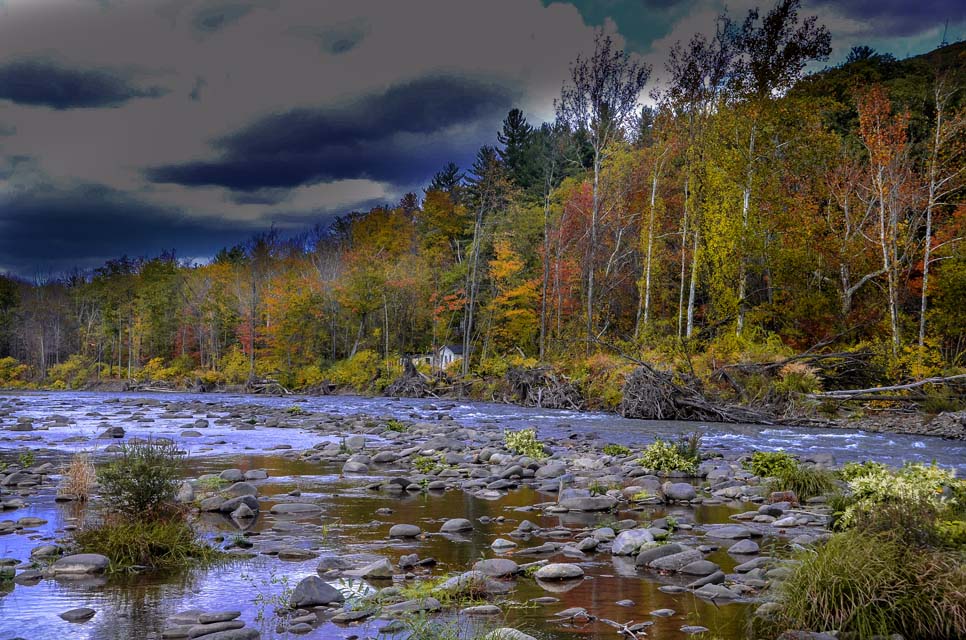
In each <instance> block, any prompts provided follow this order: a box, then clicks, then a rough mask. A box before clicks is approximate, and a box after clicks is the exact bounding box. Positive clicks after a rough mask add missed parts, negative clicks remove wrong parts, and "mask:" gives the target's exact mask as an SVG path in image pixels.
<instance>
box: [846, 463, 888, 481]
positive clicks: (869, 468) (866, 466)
mask: <svg viewBox="0 0 966 640" xmlns="http://www.w3.org/2000/svg"><path fill="white" fill-rule="evenodd" d="M885 470H886V467H885V465H884V464H882V463H881V462H873V461H871V460H866V461H865V462H846V463H845V465H843V467H842V468H841V469H839V477H840V478H842V479H843V480H845V481H846V482H851V481H852V480H855V479H856V478H858V477H859V476H866V475H870V474H875V473H880V472H884V471H885Z"/></svg>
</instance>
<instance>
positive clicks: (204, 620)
mask: <svg viewBox="0 0 966 640" xmlns="http://www.w3.org/2000/svg"><path fill="white" fill-rule="evenodd" d="M240 616H241V611H212V612H209V613H202V614H199V615H198V624H211V623H212V622H227V621H228V620H234V619H235V618H238V617H240Z"/></svg>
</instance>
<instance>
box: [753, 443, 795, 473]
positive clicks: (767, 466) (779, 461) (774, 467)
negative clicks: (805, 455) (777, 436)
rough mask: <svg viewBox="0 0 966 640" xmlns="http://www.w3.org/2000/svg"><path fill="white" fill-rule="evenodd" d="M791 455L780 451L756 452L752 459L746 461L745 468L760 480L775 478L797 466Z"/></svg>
mask: <svg viewBox="0 0 966 640" xmlns="http://www.w3.org/2000/svg"><path fill="white" fill-rule="evenodd" d="M797 464H798V463H797V462H796V460H795V458H793V457H792V456H791V454H789V453H786V452H784V451H782V450H781V449H779V450H778V451H755V452H754V453H752V454H751V459H750V460H747V461H745V463H744V467H745V469H747V470H748V471H751V472H752V473H753V474H755V475H756V476H758V477H759V478H774V477H777V476H778V475H779V474H780V473H782V472H784V471H789V470H791V469H793V468H794V467H795V466H797Z"/></svg>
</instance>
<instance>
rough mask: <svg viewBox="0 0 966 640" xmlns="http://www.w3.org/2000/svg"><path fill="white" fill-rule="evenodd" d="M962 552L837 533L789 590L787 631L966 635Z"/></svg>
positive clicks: (805, 562)
mask: <svg viewBox="0 0 966 640" xmlns="http://www.w3.org/2000/svg"><path fill="white" fill-rule="evenodd" d="M964 584H966V563H964V557H963V555H962V554H961V553H957V552H951V551H936V550H921V549H916V548H915V547H911V546H909V545H908V544H906V543H905V541H903V540H902V539H901V536H895V535H883V534H880V535H869V534H867V533H865V532H859V531H851V532H848V533H841V534H836V535H834V536H833V537H832V539H831V540H829V541H828V543H827V544H825V545H824V546H823V547H821V548H819V549H818V551H817V553H807V554H805V555H803V556H802V557H801V564H799V565H798V567H797V568H796V569H795V571H794V572H793V574H792V575H791V576H790V577H789V579H788V580H786V581H785V582H784V583H783V585H782V586H781V591H780V600H779V601H780V603H781V605H782V608H781V620H780V622H781V625H782V627H783V628H792V629H809V630H814V631H828V630H832V629H836V630H838V631H840V632H842V633H843V634H844V633H846V632H847V633H851V634H855V637H859V638H871V637H873V636H881V637H887V636H889V635H891V634H894V633H899V634H901V635H902V636H903V637H905V638H907V639H908V640H916V639H923V640H925V639H930V640H932V639H935V640H941V639H944V638H948V639H952V638H962V637H966V599H964V597H963V585H964Z"/></svg>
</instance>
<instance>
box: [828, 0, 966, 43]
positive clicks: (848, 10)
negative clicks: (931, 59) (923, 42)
mask: <svg viewBox="0 0 966 640" xmlns="http://www.w3.org/2000/svg"><path fill="white" fill-rule="evenodd" d="M809 5H810V6H811V7H814V8H822V7H828V8H831V9H834V10H836V11H837V12H839V13H841V14H842V15H844V16H846V17H848V18H852V19H854V20H859V21H864V22H867V23H868V25H869V33H870V35H875V36H877V37H882V36H909V35H913V34H916V33H919V32H921V31H923V30H925V29H931V28H935V27H941V26H942V24H943V22H945V20H946V19H949V21H950V23H956V22H960V21H962V20H963V19H964V18H966V10H964V8H963V4H962V2H960V1H958V0H917V1H916V2H910V0H876V1H875V2H869V1H868V0H811V2H809ZM936 44H939V43H938V42H937V43H936Z"/></svg>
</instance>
